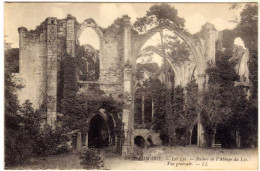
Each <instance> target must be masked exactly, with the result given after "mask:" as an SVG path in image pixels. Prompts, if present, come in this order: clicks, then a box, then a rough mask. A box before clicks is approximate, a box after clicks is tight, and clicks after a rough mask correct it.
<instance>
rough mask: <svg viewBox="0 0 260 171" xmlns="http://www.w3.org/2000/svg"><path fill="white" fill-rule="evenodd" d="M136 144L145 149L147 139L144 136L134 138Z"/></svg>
mask: <svg viewBox="0 0 260 171" xmlns="http://www.w3.org/2000/svg"><path fill="white" fill-rule="evenodd" d="M134 143H135V145H136V146H138V147H141V148H144V147H145V145H146V143H145V139H144V138H143V137H142V136H136V137H135V138H134Z"/></svg>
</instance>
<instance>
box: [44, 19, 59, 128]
mask: <svg viewBox="0 0 260 171" xmlns="http://www.w3.org/2000/svg"><path fill="white" fill-rule="evenodd" d="M57 65H58V62H57V18H51V17H50V18H48V19H47V68H46V71H47V78H46V79H47V93H46V94H47V124H48V125H50V126H51V127H52V128H53V129H55V124H56V120H57V116H56V114H57V72H58V71H57V70H58V66H57Z"/></svg>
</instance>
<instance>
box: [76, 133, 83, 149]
mask: <svg viewBox="0 0 260 171" xmlns="http://www.w3.org/2000/svg"><path fill="white" fill-rule="evenodd" d="M81 148H82V138H81V132H78V133H77V151H81Z"/></svg>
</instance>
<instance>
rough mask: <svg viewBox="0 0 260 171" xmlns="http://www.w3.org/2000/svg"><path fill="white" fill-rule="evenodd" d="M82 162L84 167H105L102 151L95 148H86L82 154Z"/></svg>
mask: <svg viewBox="0 0 260 171" xmlns="http://www.w3.org/2000/svg"><path fill="white" fill-rule="evenodd" d="M80 159H81V162H80V164H81V165H83V168H84V169H100V168H102V167H104V160H103V158H102V156H101V155H100V152H99V151H97V150H94V149H91V148H90V149H85V150H84V151H83V152H82V153H81V154H80Z"/></svg>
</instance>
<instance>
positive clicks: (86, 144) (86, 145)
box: [85, 132, 88, 149]
mask: <svg viewBox="0 0 260 171" xmlns="http://www.w3.org/2000/svg"><path fill="white" fill-rule="evenodd" d="M85 147H86V149H87V148H88V132H87V134H86V141H85Z"/></svg>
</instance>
